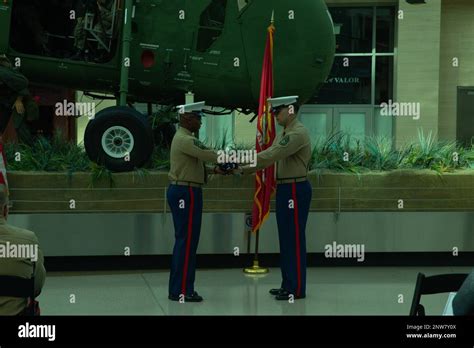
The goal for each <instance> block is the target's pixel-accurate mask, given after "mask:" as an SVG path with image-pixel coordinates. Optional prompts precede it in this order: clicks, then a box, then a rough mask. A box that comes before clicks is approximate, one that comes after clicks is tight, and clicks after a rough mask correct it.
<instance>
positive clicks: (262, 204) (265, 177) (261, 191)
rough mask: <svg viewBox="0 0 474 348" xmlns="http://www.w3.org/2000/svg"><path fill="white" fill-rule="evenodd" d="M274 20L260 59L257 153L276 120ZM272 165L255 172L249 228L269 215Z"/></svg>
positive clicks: (257, 226) (265, 145)
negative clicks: (273, 108) (273, 107)
mask: <svg viewBox="0 0 474 348" xmlns="http://www.w3.org/2000/svg"><path fill="white" fill-rule="evenodd" d="M274 33H275V27H274V25H273V23H272V24H271V25H270V26H269V27H268V33H267V43H266V47H265V56H264V59H263V70H262V80H261V85H260V103H259V107H258V123H257V141H256V147H257V153H260V152H262V151H265V150H266V149H268V148H269V147H270V146H272V144H273V141H274V139H275V137H276V129H275V119H274V117H273V115H272V112H271V107H270V105H269V103H268V99H269V98H272V97H273V36H274ZM275 188H276V180H275V165H272V166H271V167H268V168H266V169H264V170H261V171H258V172H257V176H256V183H255V196H254V204H253V211H252V231H253V232H256V231H258V230H259V229H260V228H261V226H262V225H263V223H264V222H265V220H266V219H267V218H268V216H269V214H270V199H271V197H272V195H273V194H274V193H275Z"/></svg>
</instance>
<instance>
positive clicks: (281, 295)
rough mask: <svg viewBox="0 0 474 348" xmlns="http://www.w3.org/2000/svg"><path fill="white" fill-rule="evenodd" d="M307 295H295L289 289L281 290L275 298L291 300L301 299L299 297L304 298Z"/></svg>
mask: <svg viewBox="0 0 474 348" xmlns="http://www.w3.org/2000/svg"><path fill="white" fill-rule="evenodd" d="M305 297H306V296H304V295H303V296H296V295H293V294H291V293H289V292H288V291H285V290H284V291H282V292H280V293H279V294H278V295H276V296H275V300H277V301H289V300H290V299H295V300H299V299H303V298H305Z"/></svg>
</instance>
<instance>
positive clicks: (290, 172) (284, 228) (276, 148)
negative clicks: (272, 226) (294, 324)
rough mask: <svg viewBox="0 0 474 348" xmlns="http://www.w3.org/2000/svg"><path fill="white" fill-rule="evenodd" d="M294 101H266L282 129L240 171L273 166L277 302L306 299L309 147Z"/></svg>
mask: <svg viewBox="0 0 474 348" xmlns="http://www.w3.org/2000/svg"><path fill="white" fill-rule="evenodd" d="M297 100H298V97H297V96H294V97H282V98H273V99H269V102H270V104H271V105H272V107H273V112H274V115H275V116H276V119H277V121H278V123H279V124H280V126H283V127H284V130H283V132H282V133H281V134H279V135H278V136H277V138H276V139H275V141H274V144H273V146H271V147H270V148H269V149H267V150H265V151H263V152H261V153H259V154H258V156H257V167H256V168H254V169H252V168H250V167H244V168H243V172H244V173H250V172H253V171H255V170H262V169H265V168H267V167H269V166H271V165H272V164H274V163H275V162H276V164H277V166H276V176H277V192H276V218H277V224H278V236H279V241H280V267H281V274H282V279H283V280H282V284H281V288H279V289H272V290H270V293H271V294H272V295H275V296H276V299H277V300H288V299H290V296H291V295H292V296H293V297H292V298H295V299H299V298H304V297H306V222H307V220H308V213H309V208H310V204H311V198H312V187H311V184H310V182H309V181H308V179H307V176H308V169H309V163H310V160H311V155H312V148H311V140H310V136H309V132H308V130H307V129H306V128H305V127H304V126H303V124H302V123H301V122H299V121H298V120H297V113H298V110H297V109H298V106H297V105H296V103H297Z"/></svg>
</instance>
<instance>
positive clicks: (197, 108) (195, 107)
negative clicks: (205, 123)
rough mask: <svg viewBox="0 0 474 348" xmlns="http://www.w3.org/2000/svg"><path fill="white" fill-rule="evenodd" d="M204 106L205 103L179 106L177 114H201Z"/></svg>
mask: <svg viewBox="0 0 474 348" xmlns="http://www.w3.org/2000/svg"><path fill="white" fill-rule="evenodd" d="M205 106H206V102H199V103H191V104H184V105H179V106H178V107H177V108H178V113H185V114H186V113H191V112H202V111H203V110H204V107H205Z"/></svg>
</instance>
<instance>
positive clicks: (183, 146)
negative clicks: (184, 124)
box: [168, 128, 218, 185]
mask: <svg viewBox="0 0 474 348" xmlns="http://www.w3.org/2000/svg"><path fill="white" fill-rule="evenodd" d="M217 160H218V154H217V152H215V151H214V150H211V149H209V148H207V147H206V146H204V145H203V144H202V143H201V142H200V141H199V140H198V139H196V138H195V137H194V136H193V134H192V133H191V132H190V131H188V130H187V129H185V128H179V129H178V131H177V132H176V135H175V136H174V138H173V141H172V143H171V153H170V162H171V163H170V164H171V169H170V172H169V174H168V177H169V179H170V180H171V181H185V182H191V183H195V184H200V185H203V184H205V183H206V182H207V168H206V166H205V164H204V163H205V162H212V163H217Z"/></svg>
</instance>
